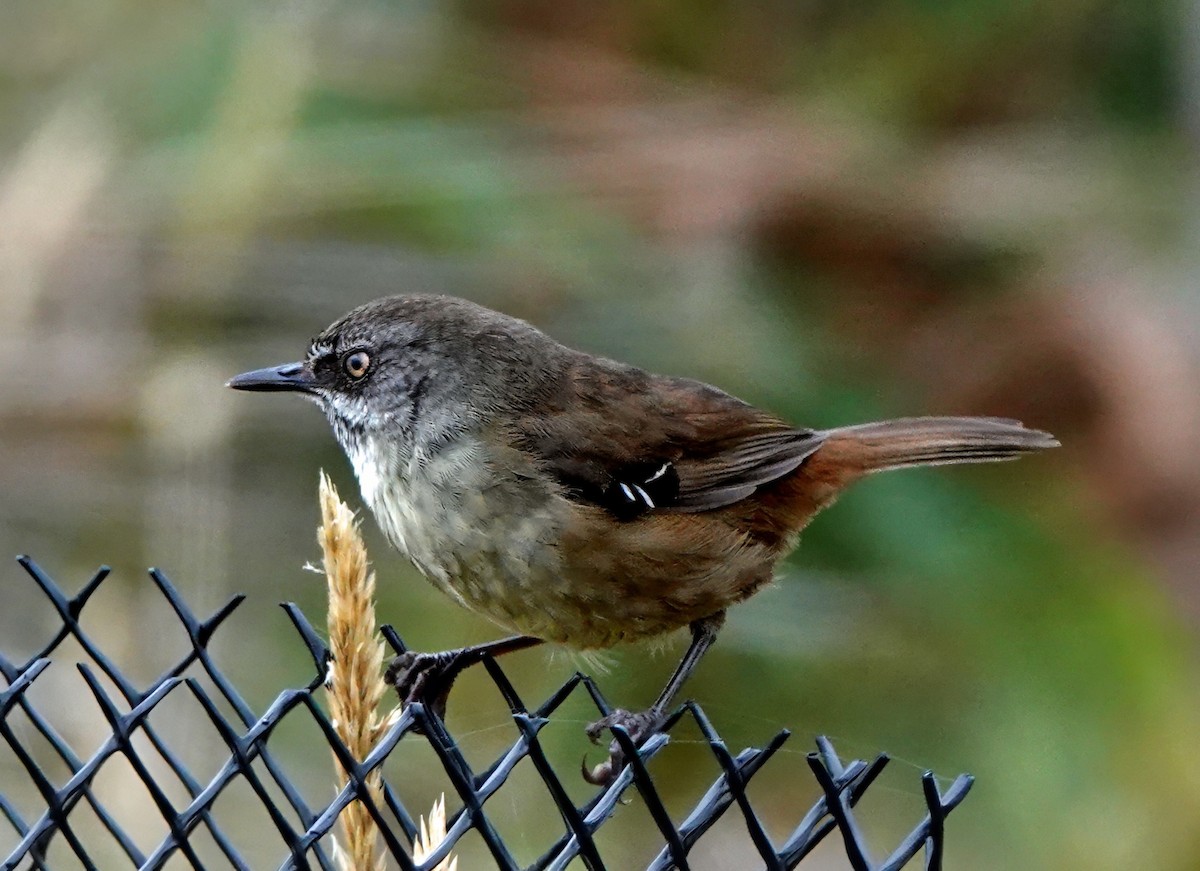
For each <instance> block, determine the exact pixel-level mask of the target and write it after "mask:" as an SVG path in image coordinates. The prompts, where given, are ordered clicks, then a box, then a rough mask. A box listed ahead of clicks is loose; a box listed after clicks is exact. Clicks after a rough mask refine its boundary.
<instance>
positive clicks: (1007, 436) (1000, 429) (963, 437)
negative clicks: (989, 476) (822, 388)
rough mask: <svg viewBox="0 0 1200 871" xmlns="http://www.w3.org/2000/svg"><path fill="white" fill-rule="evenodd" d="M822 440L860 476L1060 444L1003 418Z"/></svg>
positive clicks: (904, 424) (934, 420)
mask: <svg viewBox="0 0 1200 871" xmlns="http://www.w3.org/2000/svg"><path fill="white" fill-rule="evenodd" d="M824 435H825V438H826V440H825V445H824V446H823V447H822V450H825V449H826V448H833V449H834V450H833V451H832V452H831V453H837V454H839V455H840V456H841V457H842V460H843V462H847V461H849V465H851V467H852V468H853V467H857V468H854V471H856V472H858V474H868V473H870V472H882V471H884V470H886V469H902V468H905V467H907V466H940V465H945V464H948V463H989V462H996V461H999V460H1013V459H1016V458H1017V457H1019V456H1021V455H1022V454H1027V453H1031V452H1033V451H1040V450H1043V449H1045V448H1055V447H1058V444H1059V442H1058V439H1056V438H1055V437H1054V436H1052V435H1050V433H1047V432H1041V431H1040V430H1036V429H1026V427H1025V426H1024V424H1022V423H1021V422H1020V421H1017V420H1009V419H1007V418H1002V417H902V418H897V419H895V420H882V421H878V422H877V423H863V424H859V425H857V426H846V427H840V428H838V429H832V430H828V431H826V432H825V433H824Z"/></svg>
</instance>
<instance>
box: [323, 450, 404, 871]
mask: <svg viewBox="0 0 1200 871" xmlns="http://www.w3.org/2000/svg"><path fill="white" fill-rule="evenodd" d="M320 500H321V526H320V528H319V529H318V530H317V539H318V541H320V543H321V551H322V553H323V556H324V568H325V577H326V580H327V581H328V583H329V649H330V651H331V652H332V654H333V661H332V663H331V664H330V668H329V675H328V678H327V680H326V690H327V692H328V696H329V715H330V719H331V720H332V721H333V726H334V729H335V730H336V731H337V734H338V737H340V738H341V740H342V743H343V744H345V745H346V749H348V750H349V751H350V754H351V755H352V756H353V757H354V758H355V759H357V760H360V761H361V760H362V759H365V758H366V756H367V754H368V753H369V752H370V751H371V748H372V747H374V746H375V742H376V740H377V739H378V738H379V736H380V735H381V734H382V732H383V731H384V730H385V728H386V727H387V726H388V724H389V723H390V721H391V717H390V715H389V716H388V717H381V716H380V715H379V705H380V702H381V701H382V700H383V695H384V693H385V691H386V690H387V686H386V685H385V684H384V682H383V656H384V647H383V642H382V641H381V640H380V639H379V638H378V637H377V635H376V632H375V573H374V572H372V571H371V570H370V563H369V562H368V560H367V549H366V547H365V546H364V544H363V541H362V537H361V535H360V534H359V531H358V523H357V521H356V520H355V517H354V512H353V511H351V510H350V509H349V508H348V507H347V506H346V504H345V503H344V502H342V501H341V500H340V499H339V498H338V494H337V490H336V489H335V488H334V486H333V484H332V483H331V482H330V480H329V478H328V476H326V475H325V473H324V472H322V473H321V485H320ZM334 766H335V767H336V768H337V773H338V788H339V789H341V788H343V787H345V785H346V783H347V781H348V778H347V776H346V772H345V770H344V769H343V768H342V767H341V765H339V764H338V762H337V758H336V757H335V758H334ZM367 785H368V787H369V789H370V793H371V798H372V800H373V801H374V802H375V803H376V807H381V806H382V797H383V787H382V778H381V775H380V772H379V770H378V769H376V770H375V771H373V772H372V773H371V774H370V775H369V776H368V777H367ZM341 824H342V831H343V833H344V836H345V847H344V848H342V847H339V848H337V849H335V853H336V855H337V859H338V865H339V866H340V867H341V868H342V869H343V871H383V869H384V861H383V858H382V857H381V856H380V857H377V856H376V850H375V845H376V840H377V837H378V832H377V829H376V825H375V821H374V820H373V819H372V818H371V815H370V813H369V812H368V811H367V809H366V807H365V806H364V805H363V804H362V803H361V802H357V801H356V802H352V803H351V804H350V805H348V806H347V807H346V809H345V810H343V811H342V815H341Z"/></svg>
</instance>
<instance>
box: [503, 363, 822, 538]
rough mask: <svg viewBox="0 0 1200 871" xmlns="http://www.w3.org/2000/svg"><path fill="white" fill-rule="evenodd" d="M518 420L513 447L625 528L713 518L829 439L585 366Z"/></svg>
mask: <svg viewBox="0 0 1200 871" xmlns="http://www.w3.org/2000/svg"><path fill="white" fill-rule="evenodd" d="M538 405H539V407H538V408H537V409H536V410H530V411H529V412H527V413H524V414H520V415H517V417H516V423H515V427H514V429H515V432H513V433H511V436H512V437H513V439H514V441H515V442H516V444H517V445H518V446H519V447H521V448H522V449H523V450H524V451H526V452H527V453H528V454H530V455H531V456H532V457H533V460H534V463H535V464H536V465H537V466H538V467H539V468H541V469H542V470H543V471H544V472H546V473H548V474H550V475H552V476H553V477H554V478H556V479H557V480H558V481H559V482H560V483H561V484H562V485H563V486H564V488H565V489H566V490H567V492H568V493H569V494H570V495H571V496H572V497H573V498H577V499H580V500H582V501H588V502H592V503H594V504H598V505H601V506H603V507H605V508H607V509H608V510H610V511H611V512H612V513H614V514H615V515H617V516H618V517H622V518H632V517H636V516H639V515H641V514H644V513H646V512H648V511H651V510H664V509H665V510H675V511H708V510H712V509H716V508H721V507H724V506H726V505H730V504H733V503H735V502H738V501H740V500H742V499H745V498H746V497H748V496H750V495H751V494H752V493H754V492H755V491H756V490H757V489H758V488H759V487H762V486H763V485H765V484H768V483H770V482H771V481H774V480H776V479H777V478H780V477H781V476H783V475H786V474H788V473H789V472H791V471H793V470H795V469H796V468H797V467H799V466H800V464H801V463H803V462H804V460H805V458H806V457H808V456H809V455H810V454H812V453H813V451H815V450H816V449H817V448H818V447H820V445H821V442H822V440H823V436H822V435H821V434H819V433H814V432H813V431H812V430H807V429H797V428H795V427H792V426H790V425H788V424H787V423H785V422H783V421H781V420H779V419H778V418H776V417H774V416H773V415H770V414H767V413H766V412H763V411H760V410H758V409H756V408H754V407H752V406H750V405H748V404H746V403H745V402H743V401H741V400H740V399H737V398H735V397H733V396H730V395H729V394H727V393H724V392H722V391H720V390H718V389H716V388H715V387H710V386H708V385H707V384H702V383H700V382H698V381H691V380H689V379H684V378H665V377H662V376H656V375H651V374H649V373H647V372H643V371H642V370H639V369H634V368H632V367H627V366H622V365H620V364H615V363H609V362H607V361H594V360H590V359H589V360H588V361H586V363H584V364H579V365H576V366H575V367H573V368H572V369H571V370H569V371H568V372H566V373H564V374H563V376H562V379H561V381H559V382H558V383H557V384H556V389H555V391H554V392H553V393H552V395H551V396H550V397H549V398H548V400H547V401H545V402H542V403H539V404H538Z"/></svg>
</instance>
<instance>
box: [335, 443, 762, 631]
mask: <svg viewBox="0 0 1200 871" xmlns="http://www.w3.org/2000/svg"><path fill="white" fill-rule="evenodd" d="M480 453H481V448H480V446H479V445H478V443H472V442H469V441H465V440H464V441H462V442H460V443H458V444H455V445H451V446H447V447H445V448H443V449H442V450H441V451H439V452H438V453H437V454H436V455H433V456H430V457H425V458H423V460H422V461H421V462H419V463H415V462H408V463H406V464H404V466H402V467H399V468H398V470H397V471H396V472H394V473H389V474H384V475H379V474H373V473H371V471H370V470H375V469H378V468H379V465H378V464H376V463H371V464H368V466H369V469H364V468H360V463H361V459H360V458H356V457H355V456H354V455H353V454H352V455H351V458H352V460H354V464H355V467H356V471H358V473H359V482H360V485H361V486H362V489H363V496H364V498H365V499H366V501H367V503H368V504H369V505H370V506H371V508H372V511H373V513H374V514H375V517H376V520H377V521H378V523H379V526H380V528H381V529H382V530H383V532H384V534H385V535H386V536H387V537H388V539H389V540H390V541H391V543H392V544H393V545H395V546H396V547H397V548H398V549H399V550H400V551H402V552H403V553H405V554H406V555H407V556H408V557H409V559H410V560H411V561H412V562H413V564H414V565H415V566H416V567H417V568H418V569H419V570H420V571H421V573H422V574H424V575H425V576H426V577H427V578H428V579H429V580H430V581H431V582H432V583H433V584H434V585H435V586H437V587H438V588H439V589H441V590H442V591H443V592H445V593H446V594H447V595H449V596H450V597H451V598H453V599H455V600H456V601H458V602H459V603H460V604H462V605H464V606H465V607H467V608H470V609H471V610H473V611H476V612H478V613H480V614H482V615H483V616H485V617H487V618H489V619H490V620H492V621H493V622H495V623H497V624H499V625H500V626H503V627H504V628H505V629H507V630H509V631H512V632H517V633H521V634H524V635H533V636H535V637H537V638H542V639H545V640H547V641H552V642H555V643H559V644H564V645H568V646H571V647H576V648H583V649H589V648H602V647H609V646H612V645H614V644H617V643H619V642H621V641H634V640H639V639H643V638H650V637H654V636H657V635H661V634H663V633H665V632H669V631H671V630H674V629H677V628H680V627H681V626H686V625H687V624H688V623H690V622H692V621H694V620H698V619H701V618H703V617H707V616H709V615H710V614H713V613H715V612H717V611H720V610H722V609H723V608H725V607H726V606H728V605H729V604H732V603H733V602H734V601H737V600H738V599H740V598H743V597H744V596H745V595H748V594H749V592H751V591H752V589H753V587H755V586H757V585H758V584H759V583H761V582H762V581H763V580H765V579H767V578H769V577H770V566H769V565H768V564H767V562H766V560H765V558H764V555H761V554H758V553H755V552H751V551H747V550H746V549H745V548H744V547H741V546H740V545H738V546H731V545H729V544H722V543H720V542H714V541H710V540H709V539H708V537H706V536H700V537H697V536H696V535H693V534H691V533H690V532H689V529H691V528H692V527H695V526H696V523H695V520H694V518H692V517H691V516H690V515H680V516H679V517H678V518H676V521H675V523H672V524H671V525H670V526H664V525H663V524H662V522H661V521H660V522H655V523H648V522H644V521H634V522H632V523H629V524H621V523H613V522H612V521H611V520H608V521H607V522H604V521H603V520H602V519H600V517H601V514H600V512H599V511H598V510H589V511H586V512H583V513H582V514H581V512H580V509H579V507H578V506H572V505H571V504H570V503H568V502H567V501H566V500H565V499H564V497H563V496H562V494H561V493H559V492H558V491H557V490H555V489H554V488H553V487H552V486H550V485H547V484H546V483H545V482H544V481H543V480H542V479H541V478H539V477H536V476H531V475H525V474H520V473H519V472H510V473H508V474H504V473H497V469H496V467H495V463H489V462H488V460H487V459H486V458H483V457H481V455H480ZM393 468H394V469H396V468H397V467H396V466H393ZM364 472H366V474H364ZM593 515H595V518H594V520H595V522H593V523H587V524H585V525H584V527H581V526H580V523H579V519H580V518H581V517H591V516H593ZM679 524H682V525H683V526H682V527H681V528H675V527H676V526H677V525H679ZM700 528H703V527H700ZM677 550H680V551H682V552H683V553H684V554H686V555H687V556H686V558H685V559H683V560H682V561H680V560H679V559H677V558H676V557H677V555H676V553H675V551H677Z"/></svg>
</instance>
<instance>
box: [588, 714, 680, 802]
mask: <svg viewBox="0 0 1200 871" xmlns="http://www.w3.org/2000/svg"><path fill="white" fill-rule="evenodd" d="M665 720H666V717H664V716H663V715H662V714H661V713H659V712H658V711H656V710H654V709H653V708H651V709H650V710H648V711H638V712H637V713H630V712H629V711H626V710H624V709H623V708H618V709H617V710H615V711H613V712H612V713H611V714H609V715H608V716H607V717H604V718H603V719H600V720H597V721H596V722H594V723H592V724H591V725H590V726H588V727H587V729H586V730H585V734H586V735H587V736H588V740H590V741H591V742H592V743H593V744H599V743H600V736H601V735H602V734H604V732H605V730H610V729H612V727H613V726H619V727H621V728H622V729H624V730H625V732H626V734H628V735H629V740H630V741H632V742H633V746H634V747H640V746H642V744H644V743H646V740H647V739H648V738H650V736H652V735H653V734H654V733H656V732H658V731H659V730H660V729H661V728H662V725H663V723H664V722H665ZM624 767H625V751H624V750H622V749H621V744H620V742H618V741H617V740H616V739H615V738H614V739H613V740H612V742H611V743H610V744H609V745H608V759H606V760H604V761H603V762H601V763H600V764H599V765H596V766H594V767H592V768H588V766H587V759H584V761H583V765H582V769H581V772H580V773H581V774H582V775H583V779H584V780H586V781H587V782H588V783H590V784H592V785H593V786H608V785H609V784H611V783H612V782H613V781H614V780H616V779H617V775H618V774H620V773H621V769H623V768H624Z"/></svg>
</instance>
